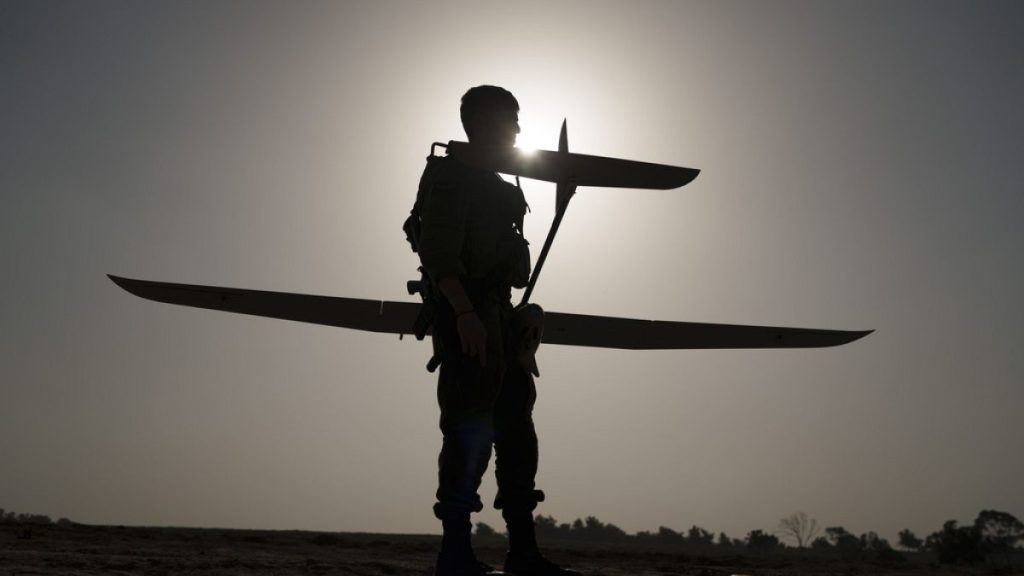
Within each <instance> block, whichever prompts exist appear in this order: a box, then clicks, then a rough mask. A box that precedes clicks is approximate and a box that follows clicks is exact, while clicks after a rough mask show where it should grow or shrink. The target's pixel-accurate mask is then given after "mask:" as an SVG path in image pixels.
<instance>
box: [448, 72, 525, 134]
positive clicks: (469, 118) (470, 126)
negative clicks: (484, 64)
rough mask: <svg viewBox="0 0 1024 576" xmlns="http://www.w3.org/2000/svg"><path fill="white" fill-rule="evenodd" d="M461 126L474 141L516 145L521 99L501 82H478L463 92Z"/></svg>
mask: <svg viewBox="0 0 1024 576" xmlns="http://www.w3.org/2000/svg"><path fill="white" fill-rule="evenodd" d="M460 113H461V116H462V127H463V128H464V129H465V130H466V136H467V137H469V141H470V142H473V143H474V144H485V145H494V146H515V143H516V134H519V102H518V101H517V100H516V97H515V96H513V95H512V93H511V92H509V91H508V90H505V89H504V88H499V87H498V86H477V87H475V88H470V89H469V90H468V91H467V92H466V93H465V94H463V96H462V108H461V109H460Z"/></svg>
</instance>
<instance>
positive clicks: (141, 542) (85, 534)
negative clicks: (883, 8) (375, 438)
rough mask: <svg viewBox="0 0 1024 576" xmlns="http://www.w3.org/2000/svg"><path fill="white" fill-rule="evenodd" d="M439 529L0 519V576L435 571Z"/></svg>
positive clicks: (735, 570)
mask: <svg viewBox="0 0 1024 576" xmlns="http://www.w3.org/2000/svg"><path fill="white" fill-rule="evenodd" d="M439 544H440V538H439V537H437V536H415V535H394V534H349V533H328V532H301V531H262V530H220V529H198V528H140V527H123V526H82V525H65V526H35V527H32V528H31V529H26V528H17V527H14V526H3V527H0V576H8V575H9V576H15V575H17V576H29V575H43V574H45V575H66V576H82V575H93V574H95V575H101V574H102V575H104V576H107V575H110V576H117V575H128V574H131V575H136V574H144V575H152V576H165V575H166V576H171V575H175V576H177V575H214V574H217V575H228V576H230V575H242V574H245V575H261V574H266V575H279V576H289V575H299V574H303V575H305V574H313V575H334V574H338V575H346V576H406V575H408V576H427V575H429V574H432V565H433V561H434V556H435V554H436V552H437V549H438V546H439ZM476 547H477V552H478V556H479V557H480V558H481V560H484V561H485V562H489V563H491V564H494V565H499V566H500V564H501V561H502V558H503V556H504V541H503V540H501V539H492V540H484V541H480V542H477V545H476ZM543 547H544V549H545V551H546V553H547V554H548V556H549V557H551V558H552V559H554V560H555V561H557V562H559V563H561V564H563V565H566V566H571V567H573V568H575V569H577V570H579V571H581V572H583V574H584V575H586V576H627V575H628V576H655V575H657V576H670V575H673V574H678V575H688V576H689V575H693V576H698V575H699V576H732V575H749V576H791V575H798V574H799V575H808V576H826V575H829V576H831V575H842V576H852V575H862V574H863V575H867V574H872V575H875V574H877V575H907V576H910V575H921V576H925V575H929V576H930V575H939V574H941V575H949V576H953V575H956V576H964V575H969V574H979V575H980V574H1003V575H1006V574H1024V572H1022V571H1021V570H1020V569H1009V568H1001V569H1000V568H998V567H992V566H987V567H981V568H969V567H962V568H959V567H952V568H950V567H939V566H936V565H934V564H930V563H928V562H922V561H909V562H906V563H902V564H895V565H873V564H866V563H843V562H840V561H838V560H831V559H826V558H813V557H808V556H803V555H798V554H795V553H787V554H776V555H771V556H762V557H757V556H749V555H737V554H707V555H704V554H687V553H684V552H680V551H673V550H664V549H643V548H636V547H630V546H627V545H604V544H586V543H579V542H561V543H559V542H552V543H547V544H546V545H544V546H543Z"/></svg>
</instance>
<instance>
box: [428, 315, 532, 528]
mask: <svg viewBox="0 0 1024 576" xmlns="http://www.w3.org/2000/svg"><path fill="white" fill-rule="evenodd" d="M475 306H476V309H477V313H478V315H480V317H481V320H482V321H483V323H484V325H485V326H486V328H487V362H486V366H483V367H481V366H480V361H479V359H478V358H475V357H473V358H470V357H467V356H465V355H463V354H462V353H461V344H460V340H459V337H458V333H457V331H456V330H455V319H454V315H453V314H447V313H444V312H442V314H440V317H439V318H438V319H437V321H436V322H435V329H434V338H437V339H439V340H438V342H437V344H438V347H439V351H440V352H441V353H442V363H441V373H440V376H439V378H438V386H437V399H438V404H439V405H440V408H441V422H440V425H441V433H442V435H443V443H442V447H441V454H440V456H439V458H438V489H437V503H436V504H435V505H434V514H435V515H436V516H437V517H438V518H439V519H441V520H442V521H444V520H449V519H451V520H456V519H464V518H468V515H469V513H470V512H479V511H480V510H482V509H483V503H482V502H481V500H480V495H479V494H478V490H479V487H480V481H481V479H482V478H483V475H484V473H485V472H486V471H487V465H488V462H489V460H490V457H491V447H492V446H493V447H494V452H495V462H494V464H495V477H496V478H497V483H498V496H497V498H496V499H495V504H494V505H495V507H496V508H500V509H502V512H503V515H505V516H506V518H507V517H508V514H509V513H512V514H520V515H521V514H529V513H531V512H532V511H533V509H534V508H535V507H536V505H537V502H539V501H542V500H543V493H541V492H540V491H539V490H536V489H535V477H536V474H537V433H536V431H535V429H534V425H533V405H534V402H535V401H536V397H537V392H536V387H535V385H534V381H533V376H532V375H531V374H529V373H528V372H527V371H526V370H524V369H523V367H522V366H521V365H520V363H519V362H518V361H517V360H516V359H515V358H516V356H515V354H514V343H511V342H509V341H508V332H509V331H508V329H507V327H508V321H509V319H510V318H511V312H512V306H511V304H510V303H508V302H498V303H494V304H493V305H483V306H481V305H480V304H476V305H475Z"/></svg>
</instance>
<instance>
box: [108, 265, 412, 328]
mask: <svg viewBox="0 0 1024 576" xmlns="http://www.w3.org/2000/svg"><path fill="white" fill-rule="evenodd" d="M108 276H109V277H110V279H111V280H113V281H114V283H115V284H117V285H118V286H120V287H121V288H124V289H125V290H127V291H128V292H131V293H132V294H135V295H136V296H139V297H141V298H146V299H149V300H156V301H157V302H165V303H167V304H179V305H181V306H191V307H193V308H206V309H209V310H222V311H224V312H236V313H238V314H250V315H252V316H266V317H268V318H280V319H282V320H294V321H296V322H309V323H312V324H324V325H326V326H338V327H340V328H351V329H353V330H365V331H367V332H383V333H386V334H409V333H411V331H412V324H413V321H415V320H416V315H417V314H418V313H419V310H420V306H421V305H420V304H419V303H416V302H384V301H382V300H363V299H360V298H340V297H337V296H313V295H309V294H292V293H288V292H268V291H265V290H245V289H241V288H222V287H219V286H199V285H195V284H173V283H170V282H153V281H150V280H132V279H130V278H121V277H119V276H113V275H109V274H108Z"/></svg>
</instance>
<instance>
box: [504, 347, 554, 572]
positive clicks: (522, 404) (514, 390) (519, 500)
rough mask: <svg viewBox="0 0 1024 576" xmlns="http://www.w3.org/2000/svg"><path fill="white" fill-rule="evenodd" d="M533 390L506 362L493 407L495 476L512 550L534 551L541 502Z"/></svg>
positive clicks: (521, 372)
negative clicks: (499, 392) (534, 516)
mask: <svg viewBox="0 0 1024 576" xmlns="http://www.w3.org/2000/svg"><path fill="white" fill-rule="evenodd" d="M535 400H536V388H535V387H534V382H533V377H532V376H531V375H530V374H528V373H527V372H526V371H525V370H523V369H522V367H521V366H519V365H518V364H517V363H512V362H510V363H509V366H508V368H507V370H506V373H505V379H504V384H503V386H502V389H501V394H499V396H498V400H497V403H496V404H495V408H494V426H495V439H494V447H495V452H496V456H495V461H494V463H495V476H496V477H497V481H498V497H497V498H496V499H495V503H494V505H495V507H496V508H499V509H501V514H502V517H503V518H504V519H505V523H506V525H507V527H508V533H509V547H510V549H511V550H512V551H514V552H518V551H531V552H532V551H534V550H535V549H536V545H537V544H536V538H535V536H534V523H533V510H534V509H535V508H536V507H537V503H538V502H541V501H543V499H544V494H543V492H541V491H539V490H537V489H536V483H535V480H536V476H537V462H538V447H537V432H536V430H535V429H534V425H533V405H534V401H535Z"/></svg>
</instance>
